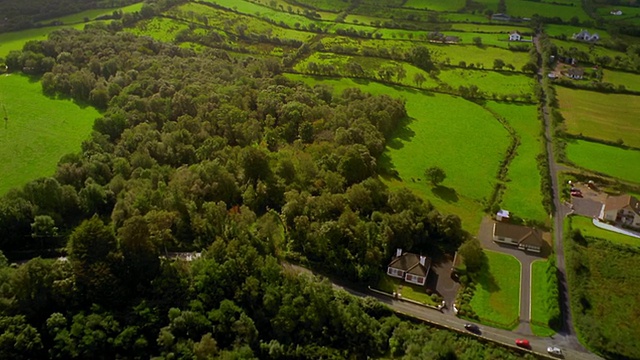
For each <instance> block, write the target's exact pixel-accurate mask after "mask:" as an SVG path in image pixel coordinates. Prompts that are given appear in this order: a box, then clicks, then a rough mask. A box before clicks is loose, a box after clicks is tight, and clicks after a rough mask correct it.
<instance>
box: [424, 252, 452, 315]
mask: <svg viewBox="0 0 640 360" xmlns="http://www.w3.org/2000/svg"><path fill="white" fill-rule="evenodd" d="M452 268H453V258H452V257H451V256H449V255H445V256H444V257H443V258H442V259H441V260H440V261H438V262H434V263H432V264H431V270H430V271H429V277H428V278H427V287H428V288H430V289H435V291H436V292H437V293H438V294H440V295H442V297H443V298H444V301H445V303H446V304H447V307H446V308H444V309H443V310H442V311H443V312H449V311H452V307H451V304H453V302H454V301H455V299H456V294H457V293H458V288H459V287H460V284H458V283H457V282H455V281H453V279H452V278H451V269H452Z"/></svg>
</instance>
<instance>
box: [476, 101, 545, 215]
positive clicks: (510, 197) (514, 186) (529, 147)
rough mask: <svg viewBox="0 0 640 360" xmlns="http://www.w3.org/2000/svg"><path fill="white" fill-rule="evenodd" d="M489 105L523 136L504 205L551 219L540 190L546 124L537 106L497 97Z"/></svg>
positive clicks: (510, 165)
mask: <svg viewBox="0 0 640 360" xmlns="http://www.w3.org/2000/svg"><path fill="white" fill-rule="evenodd" d="M486 106H487V107H488V108H489V109H491V110H492V111H495V112H496V113H497V114H499V115H500V116H501V117H502V118H504V119H505V120H507V121H508V122H509V124H510V125H511V126H512V127H513V128H514V130H515V131H516V133H517V134H518V135H519V136H520V145H519V146H518V148H517V149H516V156H515V158H513V160H512V161H511V163H510V164H509V170H508V172H507V183H506V184H505V185H506V189H505V191H504V193H503V195H502V202H501V205H502V208H503V209H507V210H509V211H511V212H513V213H514V214H515V215H516V216H518V217H521V218H524V219H533V220H537V221H540V222H545V221H547V220H548V215H547V212H546V210H545V209H544V207H543V206H542V194H541V192H540V191H541V189H540V184H541V181H542V180H541V177H540V171H539V170H538V163H537V161H536V156H538V154H540V153H541V151H542V149H543V147H542V146H543V144H542V139H541V138H540V132H541V130H542V124H541V123H540V121H539V120H538V110H537V108H536V106H535V105H518V104H513V103H502V102H500V103H499V102H494V101H488V102H487V103H486Z"/></svg>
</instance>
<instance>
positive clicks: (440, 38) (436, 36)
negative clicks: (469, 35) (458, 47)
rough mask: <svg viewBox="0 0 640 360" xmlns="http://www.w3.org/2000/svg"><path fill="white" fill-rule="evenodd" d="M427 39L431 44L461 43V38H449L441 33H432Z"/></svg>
mask: <svg viewBox="0 0 640 360" xmlns="http://www.w3.org/2000/svg"><path fill="white" fill-rule="evenodd" d="M427 39H429V41H431V42H441V43H448V44H452V43H458V42H460V38H459V37H457V36H447V35H445V34H443V33H441V32H439V31H432V32H430V33H428V34H427Z"/></svg>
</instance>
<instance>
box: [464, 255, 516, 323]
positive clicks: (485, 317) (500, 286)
mask: <svg viewBox="0 0 640 360" xmlns="http://www.w3.org/2000/svg"><path fill="white" fill-rule="evenodd" d="M485 253H486V255H487V258H488V269H486V268H485V269H483V271H482V272H481V273H480V275H479V276H478V278H477V279H474V282H475V283H476V290H475V292H474V295H473V298H472V299H471V302H470V305H471V307H472V308H473V311H474V312H475V313H476V314H477V315H478V316H479V317H480V321H481V322H483V321H484V322H485V323H486V324H487V325H493V324H494V323H495V324H497V325H499V326H501V327H506V328H514V327H515V326H516V325H517V324H518V318H519V314H520V273H521V271H522V266H521V265H520V262H518V260H517V259H516V258H515V257H513V256H512V255H506V254H501V253H497V252H493V251H488V250H485Z"/></svg>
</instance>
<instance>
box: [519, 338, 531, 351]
mask: <svg viewBox="0 0 640 360" xmlns="http://www.w3.org/2000/svg"><path fill="white" fill-rule="evenodd" d="M516 345H518V346H520V347H523V348H527V349H531V344H529V340H527V339H516Z"/></svg>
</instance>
